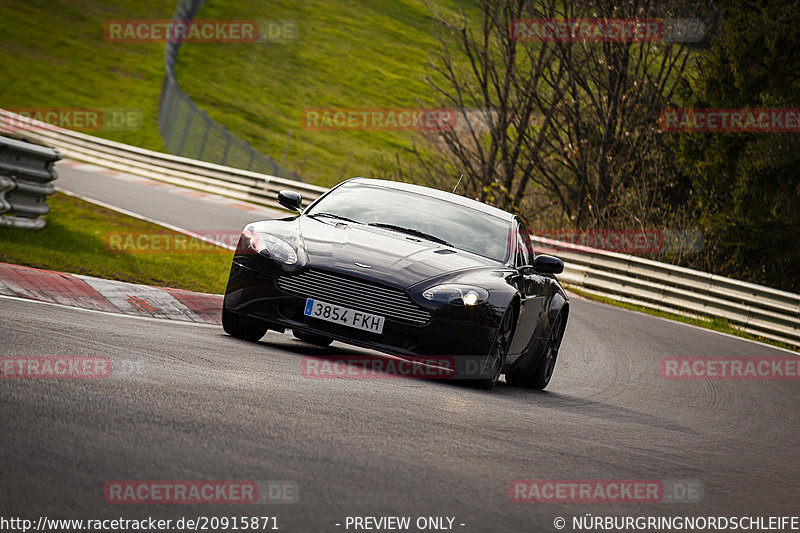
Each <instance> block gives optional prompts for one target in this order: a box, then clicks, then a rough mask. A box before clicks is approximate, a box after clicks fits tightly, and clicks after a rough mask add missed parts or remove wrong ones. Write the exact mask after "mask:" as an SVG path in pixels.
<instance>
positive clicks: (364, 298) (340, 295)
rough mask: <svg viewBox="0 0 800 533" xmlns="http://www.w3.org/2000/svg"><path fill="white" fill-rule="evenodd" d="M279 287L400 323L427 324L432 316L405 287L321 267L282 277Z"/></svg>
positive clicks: (289, 291)
mask: <svg viewBox="0 0 800 533" xmlns="http://www.w3.org/2000/svg"><path fill="white" fill-rule="evenodd" d="M278 288H279V289H280V290H282V291H283V292H285V293H288V294H293V295H295V296H302V297H303V298H313V299H315V300H321V301H323V302H326V303H331V304H336V305H341V306H344V307H349V308H351V309H355V310H357V311H363V312H365V313H373V314H376V315H382V316H385V317H386V318H388V319H391V320H398V321H400V322H407V323H411V324H427V323H428V321H430V319H431V315H430V313H429V312H427V311H425V310H424V309H420V308H419V307H418V306H417V305H416V304H415V303H414V302H412V301H411V299H410V298H409V297H408V296H406V294H405V293H404V292H403V291H401V290H398V289H393V288H391V287H384V286H381V285H377V284H374V283H370V282H368V281H358V280H354V279H350V278H346V277H344V276H340V275H338V274H331V273H328V272H322V271H319V270H307V271H305V272H302V273H300V274H294V275H282V276H279V277H278Z"/></svg>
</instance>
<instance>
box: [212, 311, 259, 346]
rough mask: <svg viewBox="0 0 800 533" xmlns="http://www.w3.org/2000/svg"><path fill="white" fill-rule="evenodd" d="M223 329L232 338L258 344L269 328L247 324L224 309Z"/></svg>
mask: <svg viewBox="0 0 800 533" xmlns="http://www.w3.org/2000/svg"><path fill="white" fill-rule="evenodd" d="M222 329H224V330H225V333H227V334H228V335H230V336H231V337H236V338H237V339H242V340H246V341H250V342H256V341H257V340H259V339H260V338H261V337H263V336H264V334H265V333H266V332H267V330H268V329H269V328H267V327H266V326H260V325H258V324H253V323H251V322H245V321H244V319H242V317H240V316H239V315H236V314H234V313H231V312H230V311H228V310H227V309H225V308H224V307H223V308H222Z"/></svg>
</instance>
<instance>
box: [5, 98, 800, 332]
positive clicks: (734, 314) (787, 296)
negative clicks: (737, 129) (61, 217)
mask: <svg viewBox="0 0 800 533" xmlns="http://www.w3.org/2000/svg"><path fill="white" fill-rule="evenodd" d="M9 118H13V114H10V113H8V112H6V111H2V110H0V130H2V129H3V128H6V127H7V125H8V124H9V123H10V124H16V123H17V121H13V120H12V121H9V120H8V119H9ZM44 126H45V127H43V128H42V127H36V124H35V123H33V124H31V125H30V126H27V125H26V126H25V127H24V128H23V129H24V131H21V129H20V128H14V130H15V131H16V132H17V133H19V134H23V135H25V136H27V137H29V138H31V139H36V140H39V141H41V142H44V143H47V144H49V145H51V146H55V147H57V148H58V149H59V150H61V151H62V152H63V153H64V155H65V156H66V157H69V158H72V159H77V160H81V161H86V162H90V163H95V164H98V165H102V166H105V167H108V168H113V169H116V170H121V171H124V172H129V173H131V174H137V175H141V176H146V177H149V178H153V179H156V180H161V181H165V182H169V183H174V184H176V185H182V186H186V187H191V188H195V189H200V190H203V191H206V192H211V193H215V194H221V195H224V196H229V197H231V198H237V199H240V200H245V201H248V202H252V203H256V204H260V205H265V206H269V207H275V206H277V205H278V204H277V202H276V201H275V195H276V193H277V191H278V190H280V189H292V190H295V191H297V192H299V193H300V194H302V195H303V199H304V203H305V204H307V203H309V202H311V201H313V200H314V199H316V198H317V197H318V196H319V195H320V194H322V193H323V192H325V190H326V189H324V188H322V187H316V186H314V185H308V184H305V183H301V182H296V181H292V180H286V179H281V178H277V177H274V176H268V175H265V174H257V173H255V172H248V171H246V170H238V169H234V168H229V167H223V166H220V165H214V164H211V163H204V162H201V161H194V160H191V159H186V158H182V157H177V156H172V155H167V154H162V153H158V152H153V151H150V150H143V149H141V148H135V147H132V146H127V145H124V144H120V143H115V142H112V141H107V140H104V139H99V138H97V137H92V136H89V135H84V134H81V133H76V132H73V131H69V130H63V129H57V128H53V127H51V126H46V125H44ZM533 240H534V242H535V243H536V251H537V252H545V253H547V252H552V253H554V254H556V255H558V256H559V257H561V258H562V259H564V261H565V263H566V267H565V270H564V273H563V274H562V275H561V276H559V278H560V279H561V280H562V281H563V282H564V283H565V284H566V285H573V286H576V287H580V288H582V289H583V290H585V291H587V292H590V293H594V294H598V295H602V296H606V297H609V298H612V299H615V300H619V301H623V302H628V303H633V304H637V305H642V306H645V307H648V308H652V309H658V310H664V311H670V312H677V313H681V314H690V315H707V316H712V317H721V318H725V319H727V320H729V321H730V322H731V323H732V324H734V325H736V326H738V327H740V328H741V329H743V330H744V331H747V332H749V333H753V334H755V335H760V336H763V337H767V338H770V339H774V340H779V341H783V342H786V343H789V344H793V345H798V346H800V294H794V293H789V292H785V291H780V290H777V289H772V288H769V287H764V286H761V285H756V284H753V283H747V282H743V281H738V280H735V279H731V278H726V277H722V276H717V275H714V274H708V273H706V272H701V271H698V270H692V269H688V268H683V267H678V266H674V265H669V264H665V263H659V262H657V261H651V260H649V259H643V258H641V257H636V256H631V255H625V254H619V253H615V252H607V251H604V250H596V249H592V248H587V247H584V246H580V245H574V244H570V243H563V242H559V241H553V240H550V239H544V238H540V237H535V236H534V237H533Z"/></svg>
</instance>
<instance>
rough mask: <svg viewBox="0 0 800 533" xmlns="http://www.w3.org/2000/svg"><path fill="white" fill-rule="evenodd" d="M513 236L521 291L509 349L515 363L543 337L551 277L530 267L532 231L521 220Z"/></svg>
mask: <svg viewBox="0 0 800 533" xmlns="http://www.w3.org/2000/svg"><path fill="white" fill-rule="evenodd" d="M514 234H515V237H514V257H513V260H514V268H515V269H517V272H516V274H515V276H514V277H515V281H516V283H515V284H516V286H517V288H518V289H519V292H520V296H521V300H520V316H519V320H518V321H517V330H516V332H515V333H514V339H513V341H512V342H511V348H510V349H509V354H510V357H509V361H508V362H513V360H514V359H516V356H518V355H520V354H522V353H525V352H526V351H527V350H528V348H529V347H530V345H531V344H532V343H533V342H534V341H535V340H536V337H537V336H540V335H541V332H540V331H539V329H540V328H539V325H540V322H541V316H542V312H543V311H544V302H545V299H546V296H547V291H548V282H549V280H548V278H547V276H544V275H542V274H538V273H536V272H534V271H533V269H531V268H524V267H529V266H530V265H531V264H533V259H534V257H535V254H534V252H533V245H532V243H531V237H530V232H529V231H528V228H527V227H526V226H525V224H524V223H523V222H522V221H521V220H517V221H516V223H515V233H514Z"/></svg>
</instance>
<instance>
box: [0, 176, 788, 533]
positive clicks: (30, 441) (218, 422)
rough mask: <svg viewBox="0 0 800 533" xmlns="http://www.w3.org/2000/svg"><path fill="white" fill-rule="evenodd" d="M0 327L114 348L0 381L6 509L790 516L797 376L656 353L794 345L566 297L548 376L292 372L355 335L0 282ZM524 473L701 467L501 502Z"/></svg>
mask: <svg viewBox="0 0 800 533" xmlns="http://www.w3.org/2000/svg"><path fill="white" fill-rule="evenodd" d="M63 175H64V174H62V176H63ZM59 185H60V186H62V187H65V188H66V183H65V182H62V183H59ZM84 192H86V191H84ZM98 199H102V198H98ZM154 202H155V200H154V197H153V195H152V193H151V194H150V197H149V199H148V205H150V206H151V207H153V205H154ZM134 207H135V206H127V207H126V208H128V209H132V208H134ZM164 207H165V206H163V205H162V206H155V207H154V208H164ZM165 212H170V210H166V211H165ZM143 214H145V215H148V216H152V215H150V214H149V213H143ZM245 215H246V213H245ZM176 216H180V215H179V214H178V215H176ZM170 222H171V221H170ZM175 223H177V222H175ZM0 346H1V347H2V348H0V353H1V354H2V355H102V356H108V357H110V358H111V360H112V364H113V368H114V370H113V372H112V375H111V377H110V378H108V379H105V380H87V381H78V380H7V379H4V380H0V404H2V406H3V416H2V420H3V423H2V431H0V447H1V448H2V450H3V453H2V459H0V515H2V516H4V517H8V516H22V517H26V518H31V519H34V520H35V519H36V517H38V516H40V515H45V516H47V517H49V518H59V517H61V518H117V517H124V518H143V517H147V516H153V517H161V518H165V519H167V518H169V519H173V520H174V519H176V518H178V517H180V516H189V517H192V516H223V515H226V516H231V515H238V516H265V515H276V516H277V517H278V526H279V527H280V530H281V531H346V530H345V528H344V523H345V522H344V521H345V517H347V516H387V515H389V516H411V517H412V520H414V519H416V517H418V516H449V517H455V526H454V529H455V530H456V531H459V530H460V531H556V529H555V528H554V526H553V521H554V519H555V518H556V517H557V516H562V517H564V518H566V519H567V527H566V528H565V529H564V530H563V531H573V529H572V525H571V518H572V517H573V516H579V515H584V514H585V513H591V514H592V515H594V516H599V515H630V516H647V515H655V516H662V515H686V516H703V515H722V516H742V515H753V516H770V515H797V501H798V493H799V492H800V478H798V476H797V465H798V464H800V417H798V416H797V406H798V399H800V394H798V387H800V382H798V381H669V380H664V379H663V378H662V377H661V376H660V373H659V363H660V361H661V359H662V358H663V357H667V356H711V355H714V356H756V357H762V356H763V357H766V356H787V355H790V354H789V353H787V352H785V351H781V350H779V349H776V348H772V347H769V346H765V345H760V344H756V343H752V342H748V341H745V340H742V339H737V338H733V337H729V336H725V335H720V334H717V333H713V332H710V331H706V330H702V329H699V328H693V327H690V326H686V325H683V324H679V323H674V322H670V321H667V320H662V319H658V318H654V317H650V316H647V315H644V314H640V313H635V312H632V311H628V310H624V309H619V308H615V307H610V306H606V305H602V304H598V303H594V302H589V301H586V300H582V299H579V298H573V302H572V312H571V316H570V322H569V325H568V327H567V332H566V336H565V339H564V343H563V345H562V349H561V354H560V356H559V362H558V365H557V367H556V371H555V375H554V377H553V381H552V382H551V384H550V386H549V388H548V390H547V391H545V392H536V391H529V390H524V389H518V388H514V387H511V386H508V385H506V384H505V383H500V384H499V385H498V386H497V387H496V388H495V389H494V390H493V391H488V392H487V391H480V390H475V389H471V388H468V387H464V386H461V385H457V384H453V383H447V382H433V381H426V380H412V379H362V380H352V379H327V380H323V379H307V378H305V377H303V375H302V374H301V361H302V360H303V358H304V357H307V356H315V355H328V354H334V353H337V354H342V353H347V354H353V353H356V354H358V353H367V352H365V351H363V350H359V349H354V348H349V347H347V346H345V345H342V344H338V343H334V345H333V346H332V347H330V348H326V349H321V348H314V347H310V346H308V345H305V344H303V343H301V342H299V341H296V340H294V339H293V338H292V337H290V336H289V335H281V334H277V333H273V332H270V333H268V334H267V336H265V337H264V339H262V340H261V341H260V342H259V343H255V344H254V343H248V342H245V341H240V340H237V339H233V338H231V337H228V336H227V335H225V334H224V333H223V332H222V331H221V329H220V328H216V327H208V326H196V325H191V324H182V323H176V322H169V321H158V320H141V319H136V318H134V317H127V316H120V315H110V314H103V313H93V312H88V311H82V310H77V309H71V308H64V307H58V306H52V305H45V304H41V303H36V302H29V301H18V300H11V299H5V298H2V299H0ZM519 478H531V479H650V480H653V479H655V480H676V479H677V480H696V481H699V482H701V483H702V485H703V492H704V494H703V497H702V501H700V502H697V503H656V504H645V503H629V504H603V503H591V504H584V503H572V504H554V503H538V504H535V503H533V504H532V503H516V502H512V501H511V500H510V499H509V496H508V487H509V483H510V482H512V481H513V480H515V479H519ZM128 479H134V480H291V481H294V482H296V483H297V484H298V486H299V488H300V501H299V502H298V503H295V504H287V505H226V506H214V505H153V504H148V505H113V504H108V503H106V502H105V501H104V497H103V487H104V484H105V483H106V482H107V481H110V480H128ZM337 523H339V524H342V525H341V526H336V525H335V524H337ZM412 523H413V522H412ZM460 524H464V526H461V525H460ZM411 530H412V531H416V529H415V528H412V529H411ZM349 531H353V529H352V528H351V529H350V530H349Z"/></svg>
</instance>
